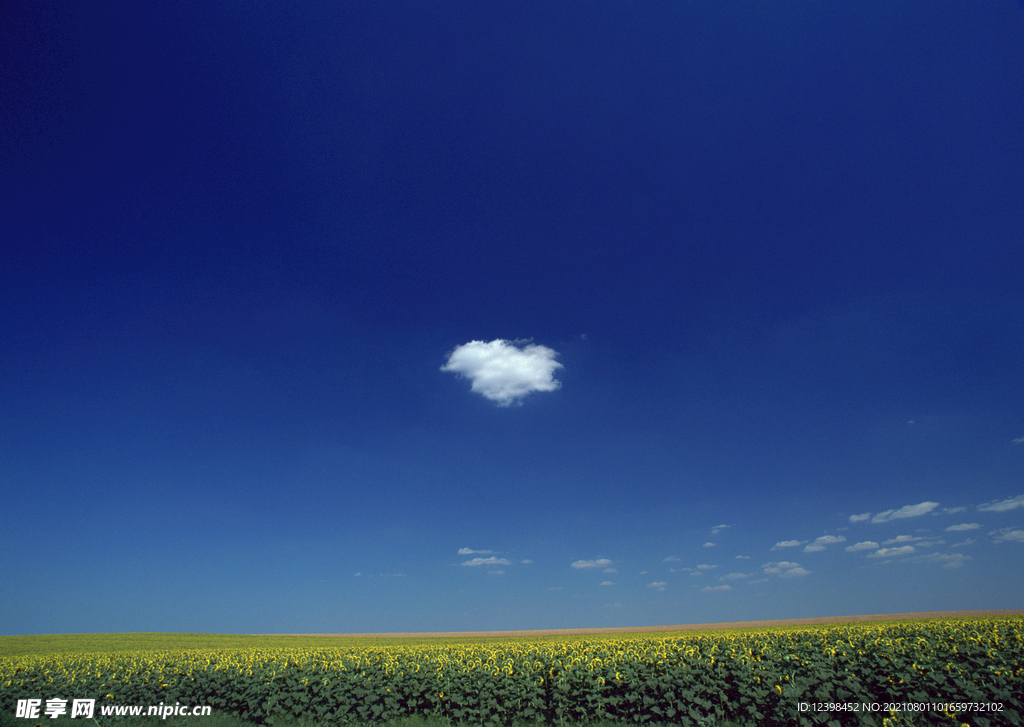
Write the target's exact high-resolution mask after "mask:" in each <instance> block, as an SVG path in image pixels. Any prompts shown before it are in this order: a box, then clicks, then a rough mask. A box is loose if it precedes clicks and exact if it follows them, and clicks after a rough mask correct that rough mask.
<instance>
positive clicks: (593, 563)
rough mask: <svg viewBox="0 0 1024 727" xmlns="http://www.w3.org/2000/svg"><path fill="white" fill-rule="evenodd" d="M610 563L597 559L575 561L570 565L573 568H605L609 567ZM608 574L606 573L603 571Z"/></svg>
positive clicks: (606, 560)
mask: <svg viewBox="0 0 1024 727" xmlns="http://www.w3.org/2000/svg"><path fill="white" fill-rule="evenodd" d="M611 564H612V562H611V561H610V560H608V559H607V558H598V559H596V560H577V561H576V562H575V563H572V567H573V568H577V569H579V568H606V567H607V566H610V565H611ZM605 572H608V571H605Z"/></svg>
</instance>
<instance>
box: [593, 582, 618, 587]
mask: <svg viewBox="0 0 1024 727" xmlns="http://www.w3.org/2000/svg"><path fill="white" fill-rule="evenodd" d="M597 585H599V586H614V585H615V584H614V583H612V582H611V581H601V582H600V583H598V584H597Z"/></svg>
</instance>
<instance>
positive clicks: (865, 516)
mask: <svg viewBox="0 0 1024 727" xmlns="http://www.w3.org/2000/svg"><path fill="white" fill-rule="evenodd" d="M870 517H871V513H870V512H865V513H862V514H861V515H850V522H851V523H859V522H861V521H862V520H867V519H868V518H870Z"/></svg>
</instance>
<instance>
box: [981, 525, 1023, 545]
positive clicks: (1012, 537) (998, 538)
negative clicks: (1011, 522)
mask: <svg viewBox="0 0 1024 727" xmlns="http://www.w3.org/2000/svg"><path fill="white" fill-rule="evenodd" d="M989 535H992V536H994V539H995V542H997V543H1024V530H1011V529H1010V528H1003V529H1002V530H995V531H993V532H991V533H989Z"/></svg>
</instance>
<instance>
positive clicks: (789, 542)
mask: <svg viewBox="0 0 1024 727" xmlns="http://www.w3.org/2000/svg"><path fill="white" fill-rule="evenodd" d="M803 544H804V541H803V540H783V541H782V542H781V543H776V544H775V545H773V546H772V550H778V549H779V548H795V547H797V546H798V545H803Z"/></svg>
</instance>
